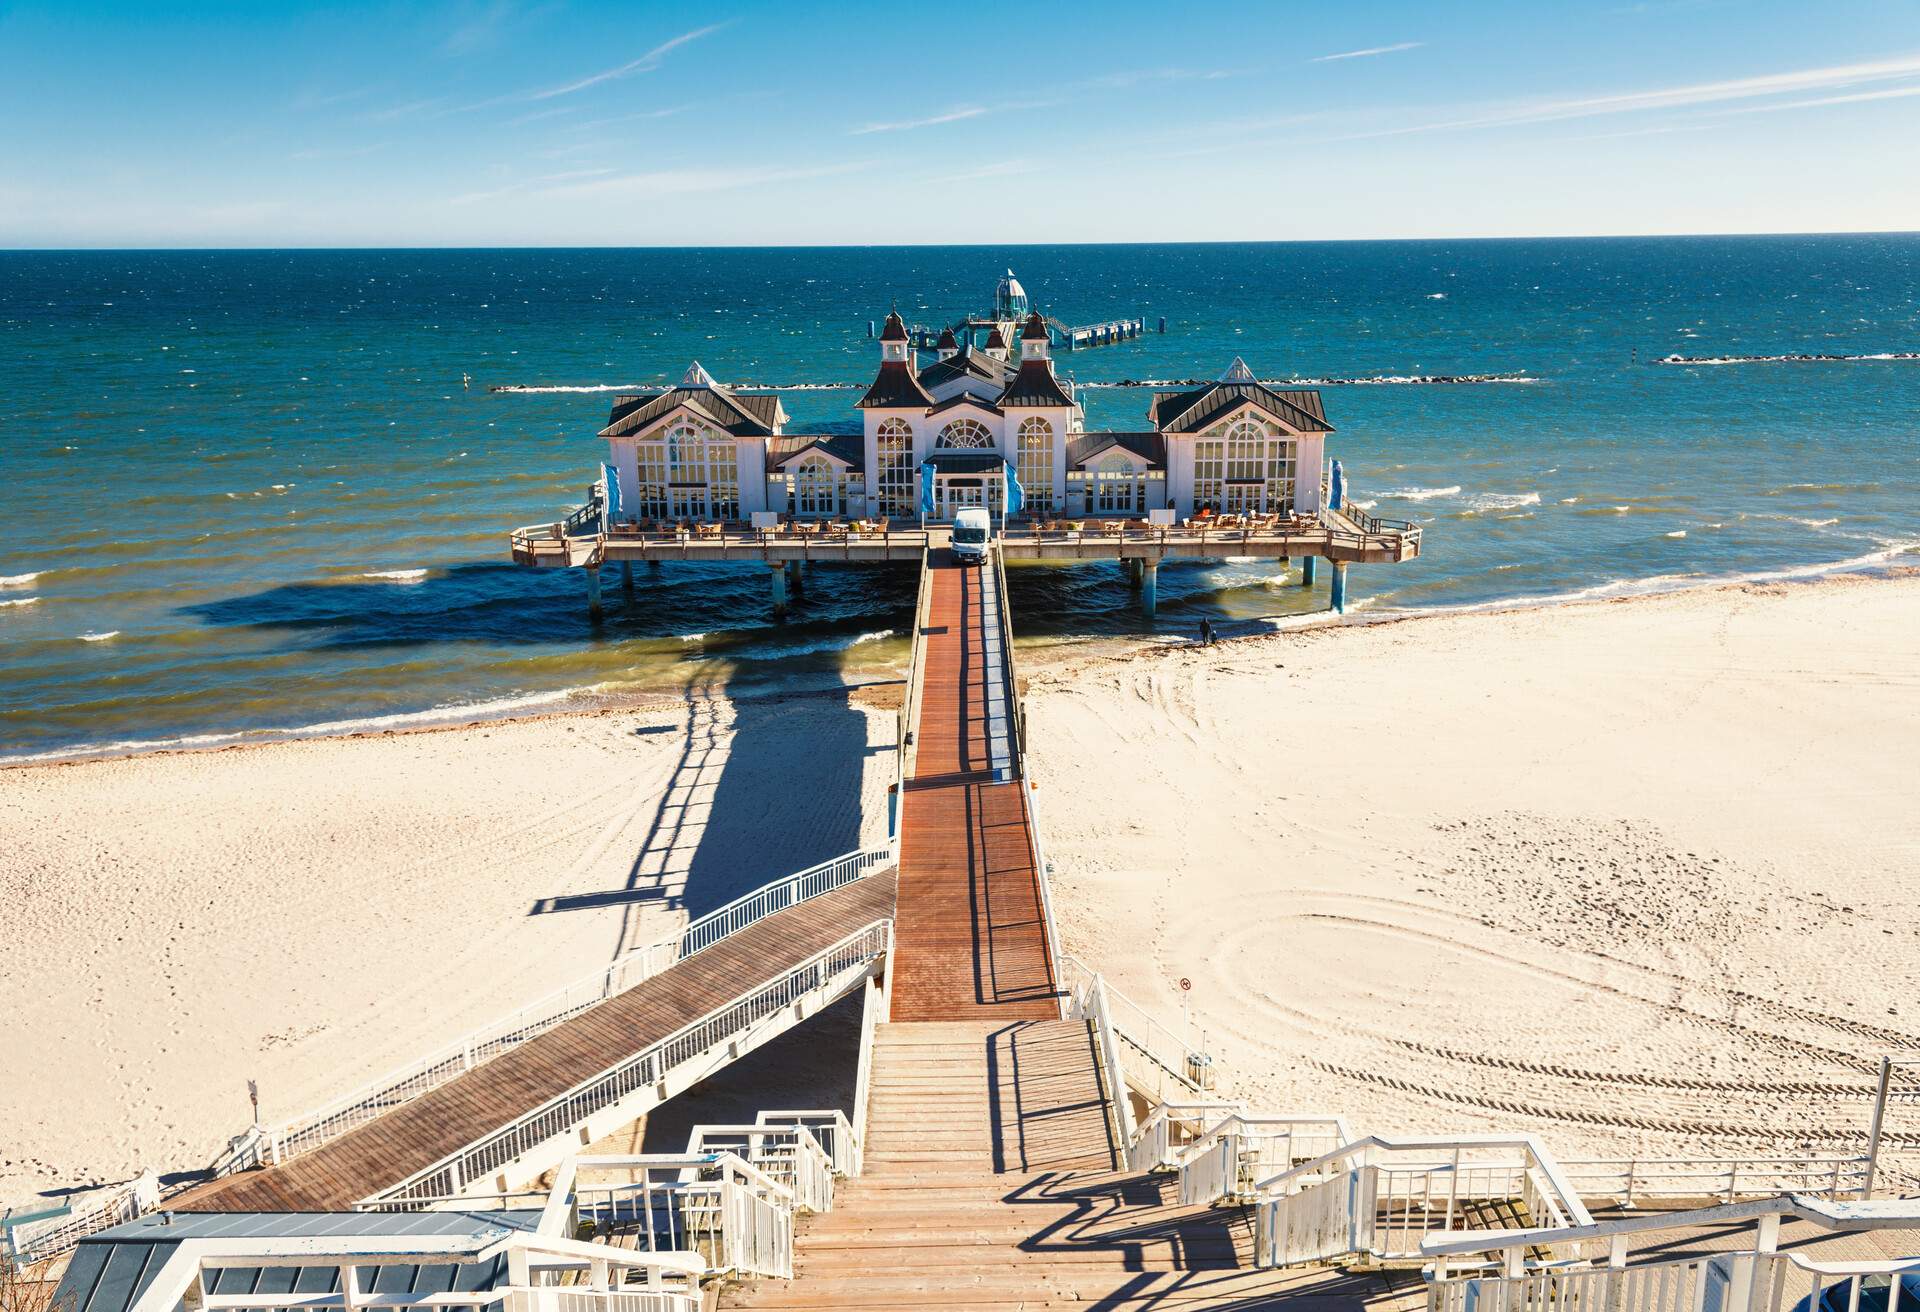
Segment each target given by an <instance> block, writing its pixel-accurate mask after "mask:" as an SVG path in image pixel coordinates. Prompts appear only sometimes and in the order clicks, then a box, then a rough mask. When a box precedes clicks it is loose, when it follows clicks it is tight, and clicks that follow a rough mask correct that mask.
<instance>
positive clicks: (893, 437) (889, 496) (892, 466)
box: [874, 419, 917, 515]
mask: <svg viewBox="0 0 1920 1312" xmlns="http://www.w3.org/2000/svg"><path fill="white" fill-rule="evenodd" d="M874 445H875V447H876V448H877V450H876V451H875V455H876V457H877V458H878V475H877V479H876V482H875V484H874V486H875V488H876V490H877V491H878V492H879V495H880V513H881V514H883V515H911V514H913V512H914V507H915V505H916V504H917V498H916V497H915V495H914V487H913V426H912V425H910V424H909V423H907V421H906V420H904V419H888V420H885V421H884V422H882V423H881V425H880V427H879V428H877V429H875V430H874Z"/></svg>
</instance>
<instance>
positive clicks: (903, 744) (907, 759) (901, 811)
mask: <svg viewBox="0 0 1920 1312" xmlns="http://www.w3.org/2000/svg"><path fill="white" fill-rule="evenodd" d="M932 579H933V571H932V570H931V569H930V568H928V565H927V558H926V555H925V553H922V554H921V557H920V588H919V591H918V592H916V593H915V594H914V598H913V643H912V646H911V647H909V648H908V653H907V690H906V693H905V696H904V699H903V700H902V701H901V703H900V720H899V734H898V737H899V742H898V743H897V744H896V751H895V757H894V759H895V774H896V778H895V780H894V788H895V793H894V805H895V807H896V808H897V809H896V811H895V814H894V826H893V831H894V833H895V834H896V835H897V834H898V833H899V832H900V825H901V824H902V823H904V817H905V815H906V806H907V795H906V783H907V779H908V778H909V777H910V776H911V775H912V773H913V768H912V762H913V761H914V760H915V759H917V758H918V757H919V754H920V749H919V743H918V741H917V737H918V735H917V732H916V731H915V730H914V729H913V728H912V726H914V725H915V724H916V716H917V714H918V712H919V709H920V682H921V679H922V677H923V676H922V674H921V671H920V665H921V662H922V661H923V660H925V659H926V648H927V638H926V632H927V611H928V607H929V606H930V605H931V602H932V597H933V587H932Z"/></svg>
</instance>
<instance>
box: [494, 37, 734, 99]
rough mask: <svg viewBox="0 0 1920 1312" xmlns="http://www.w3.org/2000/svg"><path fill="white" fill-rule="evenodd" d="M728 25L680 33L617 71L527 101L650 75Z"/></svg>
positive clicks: (531, 96) (537, 93) (549, 90)
mask: <svg viewBox="0 0 1920 1312" xmlns="http://www.w3.org/2000/svg"><path fill="white" fill-rule="evenodd" d="M730 24H731V20H729V21H728V22H726V23H709V24H708V25H707V26H705V27H698V28H695V29H694V30H693V31H691V32H682V33H681V34H680V35H679V36H677V37H675V38H673V40H671V41H662V42H661V43H660V44H659V45H657V46H655V47H654V48H653V49H651V50H649V51H647V53H646V54H644V55H642V56H640V57H639V58H638V59H630V60H628V61H627V62H626V63H624V64H621V65H619V66H618V67H617V68H609V69H604V70H602V71H601V72H598V73H595V74H593V75H592V76H590V77H583V78H580V79H579V80H577V81H574V82H568V83H566V84H564V85H562V86H557V87H548V88H547V89H546V90H544V91H535V92H532V93H530V94H529V96H528V99H530V100H552V99H553V98H554V97H555V96H570V95H572V94H573V93H574V92H576V91H585V90H586V89H587V88H588V87H597V86H599V85H600V84H601V83H602V82H612V81H615V80H617V79H619V78H623V77H631V76H633V75H634V74H635V73H651V72H653V71H654V70H655V69H657V68H659V67H660V64H661V61H662V60H664V59H665V58H666V57H667V56H668V55H670V54H672V53H673V52H674V51H676V50H678V49H679V48H680V47H681V46H684V45H690V44H692V43H693V42H695V41H698V40H699V39H700V38H701V37H703V36H712V35H713V34H714V33H715V32H718V31H719V30H720V29H721V28H723V27H727V26H729V25H730Z"/></svg>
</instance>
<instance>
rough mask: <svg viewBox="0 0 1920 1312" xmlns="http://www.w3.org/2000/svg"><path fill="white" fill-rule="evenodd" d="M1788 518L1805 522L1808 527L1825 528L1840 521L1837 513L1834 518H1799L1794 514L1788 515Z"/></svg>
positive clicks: (1795, 521)
mask: <svg viewBox="0 0 1920 1312" xmlns="http://www.w3.org/2000/svg"><path fill="white" fill-rule="evenodd" d="M1787 518H1788V519H1791V520H1793V522H1794V523H1796V524H1805V525H1806V526H1807V527H1808V528H1825V527H1827V526H1828V525H1829V524H1838V523H1839V522H1840V517H1839V516H1838V515H1835V516H1834V517H1833V518H1832V519H1798V518H1796V517H1794V516H1792V515H1789V516H1787Z"/></svg>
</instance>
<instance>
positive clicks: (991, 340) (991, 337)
mask: <svg viewBox="0 0 1920 1312" xmlns="http://www.w3.org/2000/svg"><path fill="white" fill-rule="evenodd" d="M987 349H988V350H989V351H1004V350H1006V349H1007V335H1006V334H1005V333H1003V332H1001V331H1000V325H999V324H997V323H996V324H995V325H994V326H993V331H992V332H990V333H988V334H987Z"/></svg>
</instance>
